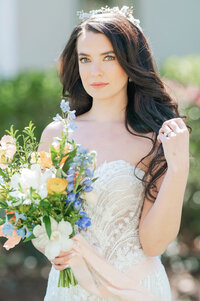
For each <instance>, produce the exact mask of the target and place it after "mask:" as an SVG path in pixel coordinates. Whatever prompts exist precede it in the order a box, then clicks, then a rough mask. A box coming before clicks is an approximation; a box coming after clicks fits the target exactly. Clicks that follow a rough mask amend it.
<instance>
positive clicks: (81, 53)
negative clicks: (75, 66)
mask: <svg viewBox="0 0 200 301" xmlns="http://www.w3.org/2000/svg"><path fill="white" fill-rule="evenodd" d="M108 53H114V51H112V50H111V51H106V52H103V53H101V54H100V55H105V54H108ZM78 55H79V56H80V55H85V56H90V55H89V54H87V53H83V52H80V53H79V54H78Z"/></svg>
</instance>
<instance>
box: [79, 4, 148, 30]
mask: <svg viewBox="0 0 200 301" xmlns="http://www.w3.org/2000/svg"><path fill="white" fill-rule="evenodd" d="M105 13H120V14H121V15H123V16H124V17H126V18H127V19H128V20H129V21H131V22H132V23H133V24H134V25H135V26H137V27H138V28H139V29H140V30H141V32H143V31H142V28H141V26H140V20H139V19H135V18H134V17H133V6H131V7H128V6H125V5H124V6H122V8H121V9H119V7H118V6H115V7H112V8H110V7H108V6H107V5H106V6H105V7H101V8H100V9H96V10H90V11H89V12H88V13H85V12H84V11H83V10H80V11H77V16H78V17H79V19H80V20H82V21H85V20H87V19H89V18H90V17H91V16H93V15H98V14H105Z"/></svg>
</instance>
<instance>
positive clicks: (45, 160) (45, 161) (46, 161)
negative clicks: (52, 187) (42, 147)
mask: <svg viewBox="0 0 200 301" xmlns="http://www.w3.org/2000/svg"><path fill="white" fill-rule="evenodd" d="M39 154H40V158H41V162H42V167H43V168H50V167H51V166H52V160H51V154H50V153H47V152H45V151H41V152H39Z"/></svg>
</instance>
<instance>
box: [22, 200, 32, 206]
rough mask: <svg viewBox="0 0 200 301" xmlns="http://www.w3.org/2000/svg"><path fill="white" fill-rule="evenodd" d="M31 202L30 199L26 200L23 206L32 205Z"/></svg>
mask: <svg viewBox="0 0 200 301" xmlns="http://www.w3.org/2000/svg"><path fill="white" fill-rule="evenodd" d="M31 203H32V202H31V200H30V199H25V200H24V202H23V205H31Z"/></svg>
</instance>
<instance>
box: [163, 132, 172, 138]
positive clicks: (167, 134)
mask: <svg viewBox="0 0 200 301" xmlns="http://www.w3.org/2000/svg"><path fill="white" fill-rule="evenodd" d="M171 132H173V131H170V132H168V133H166V132H164V133H163V135H165V137H168V136H169V134H170V133H171Z"/></svg>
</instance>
